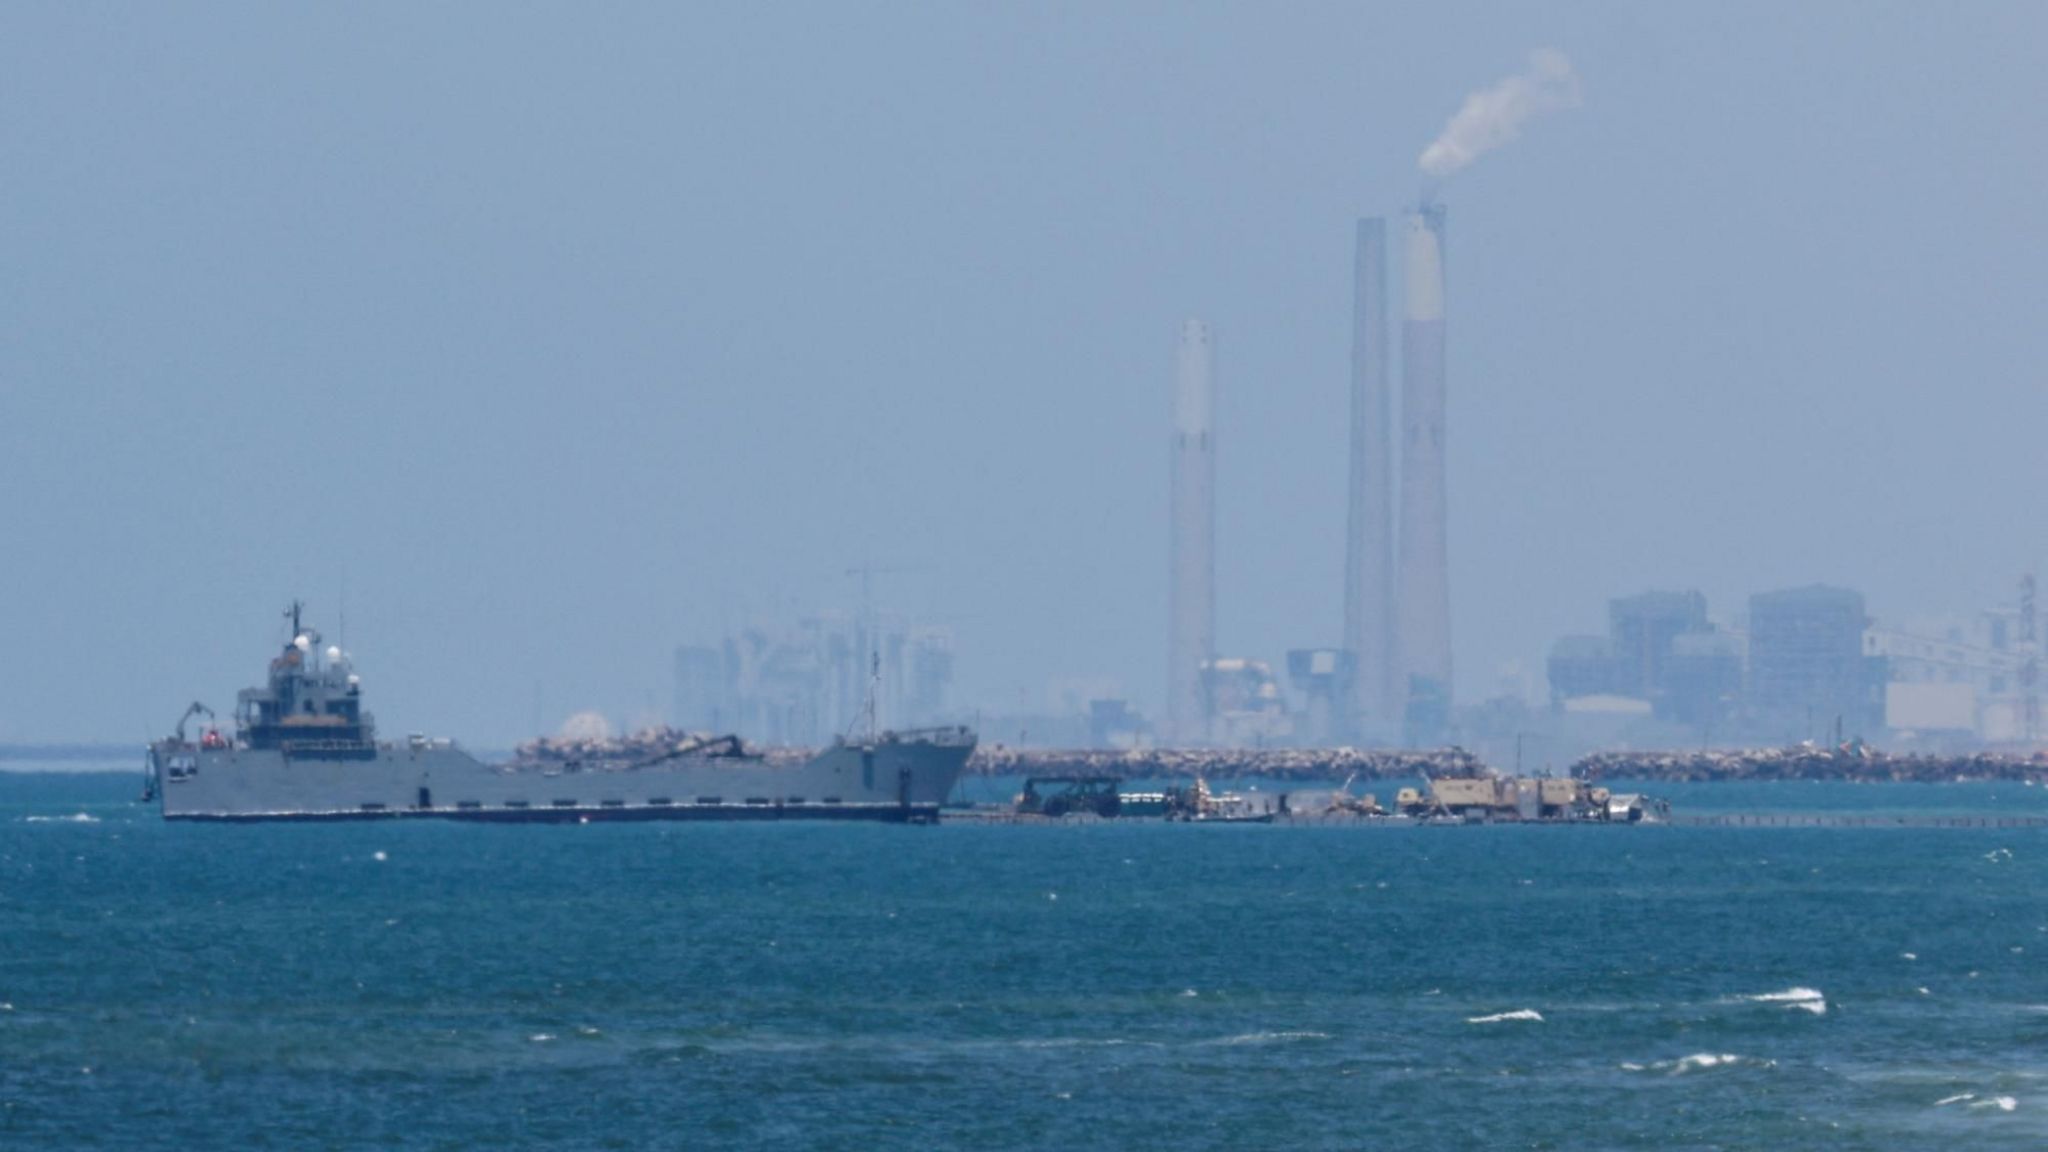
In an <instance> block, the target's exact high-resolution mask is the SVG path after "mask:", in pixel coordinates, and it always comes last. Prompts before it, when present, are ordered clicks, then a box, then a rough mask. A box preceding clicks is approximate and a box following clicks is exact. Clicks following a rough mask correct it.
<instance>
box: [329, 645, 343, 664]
mask: <svg viewBox="0 0 2048 1152" xmlns="http://www.w3.org/2000/svg"><path fill="white" fill-rule="evenodd" d="M327 659H328V660H329V661H330V662H332V661H336V660H340V659H341V645H339V644H329V645H328V646H327Z"/></svg>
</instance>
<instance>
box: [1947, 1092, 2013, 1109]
mask: <svg viewBox="0 0 2048 1152" xmlns="http://www.w3.org/2000/svg"><path fill="white" fill-rule="evenodd" d="M1950 1104H1961V1105H1963V1106H1964V1107H1967V1108H1996V1109H1998V1110H1999V1111H2000V1112H2011V1111H2014V1110H2015V1109H2017V1108H2018V1107H2019V1106H2020V1102H2019V1101H2018V1100H2017V1099H2015V1098H2013V1097H2011V1096H1986V1097H1984V1098H1983V1099H1981V1100H1980V1099H1978V1098H1977V1094H1976V1093H1975V1092H1958V1093H1956V1094H1955V1095H1953V1096H1944V1097H1942V1098H1941V1099H1939V1100H1936V1101H1935V1102H1934V1106H1935V1107H1936V1108H1943V1107H1946V1106H1948V1105H1950Z"/></svg>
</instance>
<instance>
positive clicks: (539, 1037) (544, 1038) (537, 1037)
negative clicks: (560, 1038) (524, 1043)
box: [527, 1032, 555, 1044]
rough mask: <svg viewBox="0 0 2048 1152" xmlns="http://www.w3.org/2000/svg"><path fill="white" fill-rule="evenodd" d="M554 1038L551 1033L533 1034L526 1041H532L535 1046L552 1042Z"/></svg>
mask: <svg viewBox="0 0 2048 1152" xmlns="http://www.w3.org/2000/svg"><path fill="white" fill-rule="evenodd" d="M554 1038H555V1034H554V1033H552V1032H535V1033H534V1034H533V1035H531V1036H528V1037H527V1039H528V1040H531V1041H533V1042H534V1043H535V1044H545V1043H547V1042H548V1041H550V1040H553V1039H554Z"/></svg>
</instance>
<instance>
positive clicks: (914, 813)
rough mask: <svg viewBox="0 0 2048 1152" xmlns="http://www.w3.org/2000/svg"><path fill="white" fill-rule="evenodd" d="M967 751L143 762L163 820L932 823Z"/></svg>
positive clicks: (911, 746) (199, 757)
mask: <svg viewBox="0 0 2048 1152" xmlns="http://www.w3.org/2000/svg"><path fill="white" fill-rule="evenodd" d="M973 747H974V744H973V740H972V738H971V737H967V738H960V737H953V738H948V739H890V738H884V739H882V740H879V741H877V742H875V743H872V744H845V745H835V746H833V747H831V748H828V749H826V750H824V751H822V752H819V753H818V754H817V755H815V756H813V757H811V758H810V759H809V760H807V761H804V762H802V763H800V764H788V765H783V764H769V763H767V762H765V761H762V760H760V759H757V758H753V757H735V756H704V757H685V758H681V759H676V760H670V761H664V762H662V763H659V764H654V765H648V766H644V767H634V766H629V765H611V764H597V765H590V766H583V767H580V768H577V769H568V768H554V767H550V766H542V765H522V766H516V767H506V766H500V765H490V764H485V763H483V762H482V761H479V760H477V759H476V758H475V757H473V756H471V755H469V754H468V753H467V752H464V751H463V750H461V749H460V748H456V747H453V746H451V745H447V744H442V743H433V742H429V743H423V744H419V745H412V746H408V745H377V746H375V747H374V748H373V749H355V750H350V751H349V752H348V753H347V754H343V753H342V752H341V751H339V750H326V751H325V752H324V753H323V752H321V751H311V752H308V751H299V752H288V751H285V750H280V749H248V748H232V747H230V748H196V747H193V746H192V745H189V744H179V743H176V742H170V741H166V742H164V743H160V744H158V745H155V746H153V747H152V749H151V765H152V769H153V773H154V776H155V783H156V787H155V790H156V793H157V795H158V797H159V802H160V804H161V810H162V813H163V816H164V818H165V819H167V820H191V821H213V822H248V821H272V820H281V821H282V820H289V821H341V820H394V819H444V820H465V821H474V822H480V823H554V824H564V823H587V822H591V821H600V820H725V821H733V820H739V821H774V820H870V821H880V822H886V823H928V822H932V821H935V820H936V819H937V818H938V811H939V806H940V805H941V804H942V803H944V802H945V799H946V797H947V795H948V794H949V793H950V792H951V791H952V789H953V784H954V781H955V780H957V779H958V778H959V775H960V772H961V770H962V769H963V768H964V767H965V765H966V762H967V757H968V754H969V753H971V752H972V751H973Z"/></svg>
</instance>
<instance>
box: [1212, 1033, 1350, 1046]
mask: <svg viewBox="0 0 2048 1152" xmlns="http://www.w3.org/2000/svg"><path fill="white" fill-rule="evenodd" d="M1329 1038H1330V1034H1329V1033H1328V1032H1246V1033H1244V1034H1242V1035H1238V1036H1226V1037H1224V1038H1223V1039H1221V1040H1218V1041H1215V1043H1217V1044H1223V1045H1229V1046H1235V1045H1239V1044H1285V1043H1288V1042H1289V1041H1293V1040H1328V1039H1329Z"/></svg>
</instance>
